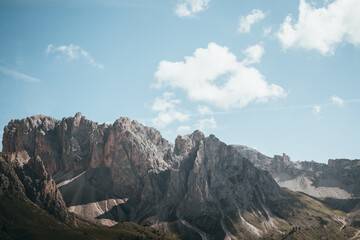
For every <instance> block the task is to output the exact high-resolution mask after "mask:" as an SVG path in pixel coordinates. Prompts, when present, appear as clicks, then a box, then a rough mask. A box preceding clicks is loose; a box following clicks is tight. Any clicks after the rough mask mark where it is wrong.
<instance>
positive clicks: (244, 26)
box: [238, 9, 265, 33]
mask: <svg viewBox="0 0 360 240" xmlns="http://www.w3.org/2000/svg"><path fill="white" fill-rule="evenodd" d="M264 18H265V14H264V13H263V12H262V11H261V10H259V9H253V10H252V12H251V14H249V15H247V16H242V17H241V18H240V23H239V28H238V32H240V33H248V32H250V30H251V26H252V25H253V24H254V23H256V22H259V21H261V20H263V19H264Z"/></svg>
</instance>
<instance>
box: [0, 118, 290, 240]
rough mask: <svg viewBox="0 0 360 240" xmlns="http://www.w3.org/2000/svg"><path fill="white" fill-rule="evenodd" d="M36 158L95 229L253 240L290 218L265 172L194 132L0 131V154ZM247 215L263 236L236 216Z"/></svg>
mask: <svg viewBox="0 0 360 240" xmlns="http://www.w3.org/2000/svg"><path fill="white" fill-rule="evenodd" d="M23 150H25V151H26V153H27V154H29V156H30V157H33V156H39V157H40V158H41V159H42V162H43V165H44V167H45V169H46V171H47V172H48V173H50V174H51V175H52V177H53V178H54V180H55V181H56V183H57V187H58V188H59V190H60V191H61V193H62V197H63V199H64V201H65V203H66V206H67V207H68V210H70V211H72V212H74V213H76V214H79V215H81V216H83V217H85V218H89V219H92V220H95V221H98V222H100V223H102V224H106V225H113V224H115V223H116V222H121V221H135V222H139V223H145V224H149V225H152V226H157V227H161V228H163V229H167V230H169V231H172V230H173V229H174V228H176V230H177V231H178V232H179V231H180V232H184V234H186V236H183V237H186V238H189V239H191V238H193V239H196V238H198V237H201V238H203V239H204V238H205V239H224V238H225V237H230V238H231V236H233V235H236V236H241V232H243V231H244V229H247V230H246V231H249V232H250V234H253V236H254V237H260V236H261V234H262V233H263V231H264V232H265V231H266V228H273V227H275V225H274V224H275V223H274V222H273V221H272V219H273V216H278V217H286V216H287V215H289V214H291V210H290V208H289V207H288V205H289V201H288V198H287V194H286V193H285V192H284V191H283V190H282V189H281V188H280V187H279V185H278V184H277V183H276V182H275V181H274V180H273V178H272V177H271V175H270V173H269V172H267V171H263V170H260V169H258V168H256V167H255V166H254V164H253V163H252V162H251V161H249V160H248V159H247V158H245V157H244V156H242V155H241V154H240V153H239V152H238V151H237V150H236V149H235V148H234V147H232V146H228V145H226V144H225V143H223V142H221V141H220V140H219V139H217V138H216V137H215V136H213V135H210V136H209V137H205V136H204V134H203V133H202V132H200V131H195V132H194V133H192V134H190V135H186V136H178V137H177V138H176V140H175V144H170V143H169V142H168V141H167V140H165V139H164V138H162V136H161V134H160V133H159V132H158V131H157V130H155V129H153V128H149V127H146V126H143V125H142V124H140V123H138V122H136V121H132V120H130V119H128V118H120V119H118V120H116V121H115V123H114V124H110V125H108V124H97V123H95V122H92V121H90V120H87V119H86V118H85V117H84V116H82V115H81V114H79V113H78V114H76V115H75V117H69V118H63V119H62V120H55V119H53V118H51V117H47V116H33V117H29V118H26V119H22V120H12V121H11V122H10V123H9V124H8V126H6V127H5V129H4V138H3V151H8V152H18V151H23ZM249 212H250V213H253V214H256V216H257V217H258V218H259V219H261V221H262V223H263V227H262V228H263V229H259V228H256V227H255V226H252V225H251V224H250V223H248V222H247V221H246V220H245V218H244V217H243V216H244V214H245V213H249Z"/></svg>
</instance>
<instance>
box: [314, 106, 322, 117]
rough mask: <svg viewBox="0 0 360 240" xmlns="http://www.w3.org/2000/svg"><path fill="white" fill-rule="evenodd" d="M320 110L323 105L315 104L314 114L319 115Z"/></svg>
mask: <svg viewBox="0 0 360 240" xmlns="http://www.w3.org/2000/svg"><path fill="white" fill-rule="evenodd" d="M320 112H321V106H320V105H316V106H313V114H315V115H317V114H319V113H320Z"/></svg>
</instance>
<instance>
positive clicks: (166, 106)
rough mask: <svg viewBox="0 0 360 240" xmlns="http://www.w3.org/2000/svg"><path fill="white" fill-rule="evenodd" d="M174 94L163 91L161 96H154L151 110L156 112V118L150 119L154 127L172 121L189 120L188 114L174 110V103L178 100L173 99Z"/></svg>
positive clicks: (163, 125) (162, 125)
mask: <svg viewBox="0 0 360 240" xmlns="http://www.w3.org/2000/svg"><path fill="white" fill-rule="evenodd" d="M174 97H175V94H173V93H168V92H165V93H164V94H163V96H162V97H161V98H159V97H157V98H155V102H154V104H153V105H152V106H151V110H153V111H155V112H158V115H157V116H156V118H153V119H152V123H153V124H154V125H155V126H156V127H161V128H163V127H166V126H167V125H169V124H170V123H172V122H174V121H179V122H184V121H187V120H189V117H190V115H189V114H187V113H183V112H180V111H178V110H176V105H178V104H179V103H180V100H178V99H173V98H174Z"/></svg>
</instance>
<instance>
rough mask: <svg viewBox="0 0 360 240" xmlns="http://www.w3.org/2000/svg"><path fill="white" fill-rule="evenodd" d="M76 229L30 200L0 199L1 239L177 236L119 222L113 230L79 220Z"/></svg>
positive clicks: (169, 238) (166, 238)
mask: <svg viewBox="0 0 360 240" xmlns="http://www.w3.org/2000/svg"><path fill="white" fill-rule="evenodd" d="M76 225H77V226H76V227H73V226H69V225H67V224H65V223H62V222H60V221H58V220H57V219H55V218H54V217H53V216H51V215H50V214H48V213H47V212H46V211H44V210H43V209H41V208H39V207H38V206H37V205H35V204H34V203H32V202H31V201H24V200H20V199H18V198H17V197H15V196H3V197H1V198H0V239H4V240H6V239H29V240H30V239H37V240H42V239H44V240H45V239H51V240H57V239H59V240H60V239H68V240H71V239H80V240H82V239H89V240H91V239H94V240H95V239H97V240H101V239H109V240H111V239H114V240H115V239H116V240H123V239H124V240H125V239H126V240H128V239H129V240H132V239H133V240H140V239H154V240H157V239H164V240H175V239H178V238H177V237H176V236H171V235H165V234H164V233H163V232H162V231H159V230H156V229H153V228H150V227H142V226H140V225H138V224H135V223H121V224H118V225H115V226H113V227H98V226H96V225H92V224H90V223H86V222H83V221H81V220H77V221H76Z"/></svg>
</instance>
